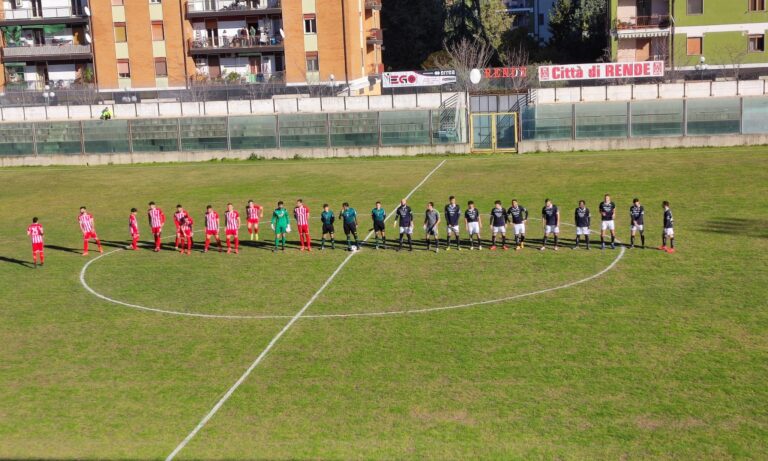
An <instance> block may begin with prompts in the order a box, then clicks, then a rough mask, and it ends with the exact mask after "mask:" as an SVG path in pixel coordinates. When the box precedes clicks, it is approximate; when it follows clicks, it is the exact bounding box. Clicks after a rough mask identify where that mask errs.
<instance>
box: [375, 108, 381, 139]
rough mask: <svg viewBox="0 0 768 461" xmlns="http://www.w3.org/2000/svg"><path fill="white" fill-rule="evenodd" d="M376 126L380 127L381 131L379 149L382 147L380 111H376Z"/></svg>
mask: <svg viewBox="0 0 768 461" xmlns="http://www.w3.org/2000/svg"><path fill="white" fill-rule="evenodd" d="M376 125H377V126H378V127H377V128H378V130H379V144H378V145H379V147H381V145H382V144H381V112H380V111H376Z"/></svg>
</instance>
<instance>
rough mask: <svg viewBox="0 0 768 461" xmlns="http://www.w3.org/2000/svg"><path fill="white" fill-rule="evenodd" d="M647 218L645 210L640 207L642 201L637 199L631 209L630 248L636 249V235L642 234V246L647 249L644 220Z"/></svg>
mask: <svg viewBox="0 0 768 461" xmlns="http://www.w3.org/2000/svg"><path fill="white" fill-rule="evenodd" d="M644 218H645V208H643V206H642V205H640V199H639V198H636V199H634V200H632V206H631V207H629V230H630V232H631V236H630V240H629V242H630V245H629V247H630V248H634V247H635V235H636V234H637V232H640V245H641V248H643V249H645V225H644V223H643V220H644Z"/></svg>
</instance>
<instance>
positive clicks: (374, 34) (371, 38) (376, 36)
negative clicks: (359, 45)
mask: <svg viewBox="0 0 768 461" xmlns="http://www.w3.org/2000/svg"><path fill="white" fill-rule="evenodd" d="M365 41H366V43H368V44H369V45H381V44H382V43H384V33H383V32H382V30H381V29H371V30H369V31H368V37H366V39H365Z"/></svg>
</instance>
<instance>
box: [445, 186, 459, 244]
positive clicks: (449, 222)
mask: <svg viewBox="0 0 768 461" xmlns="http://www.w3.org/2000/svg"><path fill="white" fill-rule="evenodd" d="M459 219H461V207H460V206H459V205H458V204H457V203H456V197H454V196H453V195H451V196H450V197H448V205H446V206H445V223H446V226H447V229H446V232H445V249H446V251H447V250H450V249H451V234H453V236H454V237H456V249H457V250H461V239H460V237H459Z"/></svg>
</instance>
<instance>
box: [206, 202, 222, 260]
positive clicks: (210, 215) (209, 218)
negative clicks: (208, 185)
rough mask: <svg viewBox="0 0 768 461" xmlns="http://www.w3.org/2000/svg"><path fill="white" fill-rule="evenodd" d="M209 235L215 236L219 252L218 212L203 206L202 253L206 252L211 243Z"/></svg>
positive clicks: (210, 207)
mask: <svg viewBox="0 0 768 461" xmlns="http://www.w3.org/2000/svg"><path fill="white" fill-rule="evenodd" d="M211 236H214V237H216V243H218V244H219V252H221V237H219V214H218V213H216V212H215V211H213V207H212V206H210V205H208V206H207V207H205V249H204V250H203V253H207V252H208V246H210V244H211Z"/></svg>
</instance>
